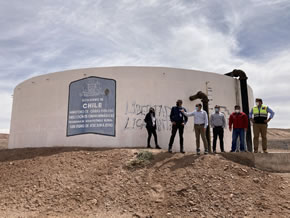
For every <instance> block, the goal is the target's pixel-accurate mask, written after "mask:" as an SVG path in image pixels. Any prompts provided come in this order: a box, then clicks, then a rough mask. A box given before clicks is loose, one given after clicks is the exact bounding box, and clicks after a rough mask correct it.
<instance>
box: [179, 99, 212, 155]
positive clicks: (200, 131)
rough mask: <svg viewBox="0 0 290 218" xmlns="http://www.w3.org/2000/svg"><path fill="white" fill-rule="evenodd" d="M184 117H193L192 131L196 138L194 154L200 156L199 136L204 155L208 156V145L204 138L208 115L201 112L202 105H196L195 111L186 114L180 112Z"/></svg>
mask: <svg viewBox="0 0 290 218" xmlns="http://www.w3.org/2000/svg"><path fill="white" fill-rule="evenodd" d="M182 113H183V114H184V115H185V116H187V117H190V116H194V131H195V138H196V153H197V154H198V155H200V136H201V138H202V141H203V145H204V154H208V143H207V139H206V136H205V133H206V128H207V126H208V115H207V113H206V111H204V110H202V105H201V104H197V105H196V106H195V111H193V112H189V113H186V112H185V111H183V112H182Z"/></svg>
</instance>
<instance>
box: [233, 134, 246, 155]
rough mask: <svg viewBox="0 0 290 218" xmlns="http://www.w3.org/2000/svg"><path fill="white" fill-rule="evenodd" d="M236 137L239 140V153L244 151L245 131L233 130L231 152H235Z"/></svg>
mask: <svg viewBox="0 0 290 218" xmlns="http://www.w3.org/2000/svg"><path fill="white" fill-rule="evenodd" d="M238 137H239V138H240V151H245V129H242V128H237V129H233V141H232V150H231V152H235V151H236V150H237V140H238Z"/></svg>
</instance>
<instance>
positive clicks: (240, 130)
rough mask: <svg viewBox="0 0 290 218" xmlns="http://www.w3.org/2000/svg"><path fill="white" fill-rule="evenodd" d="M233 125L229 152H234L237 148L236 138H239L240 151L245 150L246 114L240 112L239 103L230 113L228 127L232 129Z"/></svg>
mask: <svg viewBox="0 0 290 218" xmlns="http://www.w3.org/2000/svg"><path fill="white" fill-rule="evenodd" d="M232 127H233V138H232V149H231V152H235V151H236V149H237V139H238V137H239V138H240V151H246V149H245V132H247V128H248V116H247V115H246V114H245V113H244V112H241V107H240V106H239V105H236V106H235V112H234V113H232V114H231V116H230V119H229V129H230V131H232Z"/></svg>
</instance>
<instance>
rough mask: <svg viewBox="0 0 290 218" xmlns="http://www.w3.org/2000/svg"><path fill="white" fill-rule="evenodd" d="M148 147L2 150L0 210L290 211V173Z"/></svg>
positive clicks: (85, 213)
mask: <svg viewBox="0 0 290 218" xmlns="http://www.w3.org/2000/svg"><path fill="white" fill-rule="evenodd" d="M140 151H142V150H141V149H138V150H137V149H76V148H50V149H48V148H42V149H18V150H1V151H0V175H1V177H0V184H1V189H0V213H1V214H5V215H7V216H8V217H9V216H10V217H17V216H22V217H23V216H40V215H41V216H42V217H47V216H48V217H55V216H62V217H64V216H67V217H72V216H74V217H89V216H91V217H245V216H246V217H247V216H248V217H270V216H271V217H289V214H290V197H289V196H290V187H289V179H287V178H283V177H281V176H278V175H275V174H270V173H267V172H262V171H259V170H256V169H253V168H249V167H246V166H242V165H239V164H236V163H233V162H230V161H228V160H226V159H224V158H223V157H222V156H220V155H207V156H204V155H201V156H196V155H193V154H186V155H182V154H180V153H176V154H169V153H166V152H164V151H157V150H151V151H153V154H154V156H153V159H152V160H150V161H149V162H148V163H146V164H144V165H140V166H138V165H135V167H128V166H129V165H130V163H132V160H134V159H136V156H137V153H138V152H140Z"/></svg>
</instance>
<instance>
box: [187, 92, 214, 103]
mask: <svg viewBox="0 0 290 218" xmlns="http://www.w3.org/2000/svg"><path fill="white" fill-rule="evenodd" d="M196 99H201V101H202V102H203V103H205V102H206V103H208V102H209V100H208V97H207V95H206V94H205V93H203V92H202V91H199V92H197V93H196V94H195V95H192V96H190V97H189V100H191V101H194V100H196Z"/></svg>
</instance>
